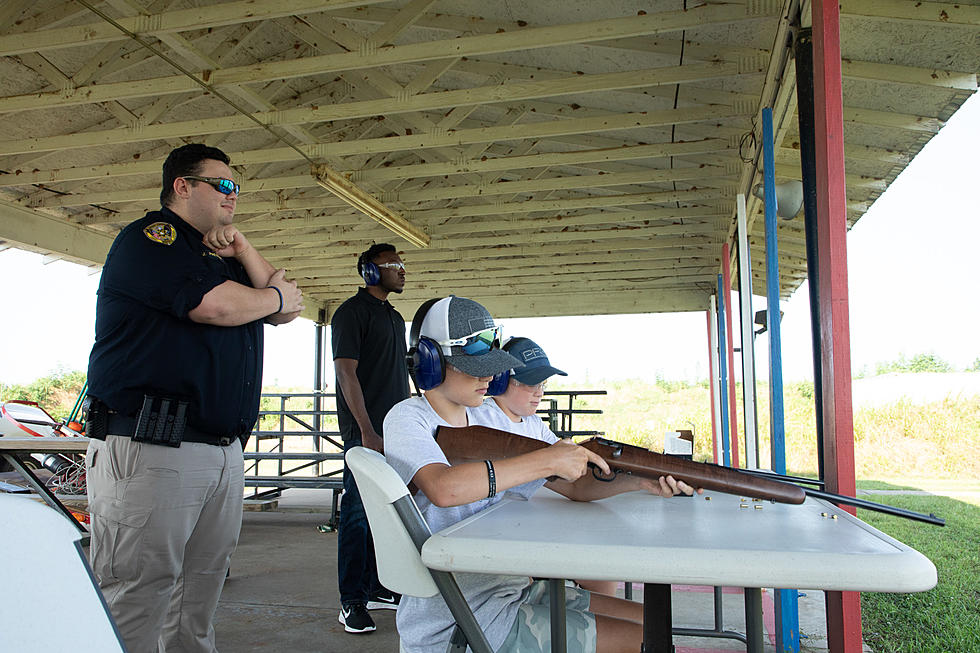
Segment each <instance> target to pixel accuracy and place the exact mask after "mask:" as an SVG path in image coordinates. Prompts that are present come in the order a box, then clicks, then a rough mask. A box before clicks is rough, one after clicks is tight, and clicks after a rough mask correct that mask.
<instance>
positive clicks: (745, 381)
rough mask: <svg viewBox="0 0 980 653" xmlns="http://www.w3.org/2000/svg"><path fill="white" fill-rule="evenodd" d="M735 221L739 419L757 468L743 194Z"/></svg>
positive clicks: (748, 461)
mask: <svg viewBox="0 0 980 653" xmlns="http://www.w3.org/2000/svg"><path fill="white" fill-rule="evenodd" d="M735 218H736V220H737V221H738V234H737V235H738V304H739V312H740V314H741V318H742V347H741V349H742V420H743V423H744V424H745V426H744V430H745V466H746V467H747V468H748V469H759V420H758V413H757V412H756V394H755V390H756V382H755V313H754V312H753V310H752V255H751V252H750V250H749V234H748V226H747V220H746V215H745V195H743V194H742V193H739V194H738V195H736V196H735Z"/></svg>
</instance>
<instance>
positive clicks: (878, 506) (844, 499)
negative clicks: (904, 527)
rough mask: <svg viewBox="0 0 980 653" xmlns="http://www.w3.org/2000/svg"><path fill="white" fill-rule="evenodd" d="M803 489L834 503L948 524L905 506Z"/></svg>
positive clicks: (939, 524)
mask: <svg viewBox="0 0 980 653" xmlns="http://www.w3.org/2000/svg"><path fill="white" fill-rule="evenodd" d="M803 491H804V492H806V493H807V496H811V497H814V498H815V499H826V500H827V501H831V502H833V503H843V504H844V505H847V506H854V507H855V508H864V509H865V510H874V511H875V512H883V513H885V514H886V515H894V516H896V517H904V518H905V519H912V520H915V521H921V522H925V523H927V524H933V525H934V526H945V525H946V520H945V519H942V518H941V517H936V516H935V515H934V514H932V513H929V514H928V515H925V514H922V513H921V512H913V511H911V510H905V509H904V508H896V507H894V506H886V505H885V504H883V503H875V502H873V501H865V500H864V499H856V498H854V497H848V496H844V495H843V494H834V493H833V492H823V491H821V490H811V489H810V488H803Z"/></svg>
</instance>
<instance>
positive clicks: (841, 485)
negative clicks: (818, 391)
mask: <svg viewBox="0 0 980 653" xmlns="http://www.w3.org/2000/svg"><path fill="white" fill-rule="evenodd" d="M812 14H813V95H814V97H813V100H814V102H813V104H814V118H815V121H814V131H815V132H816V134H815V136H816V138H815V139H814V140H815V142H816V164H817V165H816V168H817V170H816V172H817V252H818V267H819V272H818V276H819V280H818V287H819V289H820V340H821V342H822V343H823V351H822V356H821V361H820V365H821V369H822V371H823V379H824V385H823V391H824V397H823V415H822V416H820V418H821V420H822V424H823V433H824V438H823V443H824V465H825V478H824V481H825V483H826V487H827V489H828V491H830V492H834V493H837V494H846V495H850V496H854V493H855V483H854V420H853V413H852V407H851V343H850V326H849V323H848V296H847V195H846V190H845V184H844V118H843V93H842V84H841V53H840V8H839V6H838V4H837V0H816V1H815V2H814V3H813V5H812ZM844 509H845V510H848V511H849V512H851V513H852V514H853V513H854V512H855V511H854V509H853V508H844ZM826 597H827V639H828V644H829V646H830V651H831V653H860V651H861V650H862V642H861V640H862V636H861V596H860V594H859V593H857V592H827V594H826Z"/></svg>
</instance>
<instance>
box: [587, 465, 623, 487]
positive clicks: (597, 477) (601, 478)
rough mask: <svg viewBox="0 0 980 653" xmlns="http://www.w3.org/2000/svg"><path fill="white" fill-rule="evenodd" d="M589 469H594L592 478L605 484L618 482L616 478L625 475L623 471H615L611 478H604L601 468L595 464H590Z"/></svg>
mask: <svg viewBox="0 0 980 653" xmlns="http://www.w3.org/2000/svg"><path fill="white" fill-rule="evenodd" d="M589 467H590V468H591V469H592V478H594V479H595V480H597V481H602V482H603V483H612V482H613V481H615V480H616V477H617V476H619V475H620V474H622V473H623V470H621V469H613V470H612V475H611V476H603V475H602V473H601V472H600V471H599V466H598V465H596V464H595V463H589Z"/></svg>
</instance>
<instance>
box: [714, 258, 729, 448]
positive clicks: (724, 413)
mask: <svg viewBox="0 0 980 653" xmlns="http://www.w3.org/2000/svg"><path fill="white" fill-rule="evenodd" d="M724 279H725V277H724V275H721V274H719V275H718V302H717V307H718V319H717V320H716V322H717V324H718V348H717V349H718V404H719V405H720V406H721V421H720V422H719V423H720V424H721V429H719V436H718V437H719V440H720V442H721V460H720V461H718V462H719V464H720V465H724V466H725V467H730V466H731V464H732V463H731V453H730V449H729V442H728V374H729V372H728V364H727V358H728V357H727V356H726V355H725V352H726V351H727V350H728V334H727V333H726V331H725V312H726V309H725V300H724V299H722V297H723V296H724V294H725V281H724Z"/></svg>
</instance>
